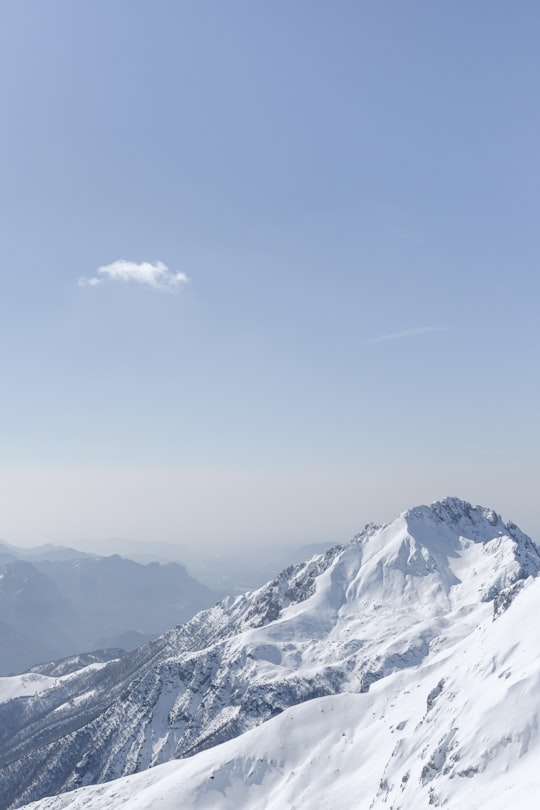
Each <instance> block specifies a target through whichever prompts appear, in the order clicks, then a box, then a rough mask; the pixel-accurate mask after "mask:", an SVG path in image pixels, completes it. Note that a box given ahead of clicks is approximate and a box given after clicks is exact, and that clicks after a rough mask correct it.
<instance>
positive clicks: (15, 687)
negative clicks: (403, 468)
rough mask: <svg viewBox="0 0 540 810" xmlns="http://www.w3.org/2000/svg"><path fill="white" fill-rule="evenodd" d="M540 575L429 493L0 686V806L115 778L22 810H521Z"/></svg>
mask: <svg viewBox="0 0 540 810" xmlns="http://www.w3.org/2000/svg"><path fill="white" fill-rule="evenodd" d="M539 571H540V552H539V550H538V548H537V546H536V545H535V544H534V543H533V542H532V540H530V539H529V538H528V537H527V536H526V535H524V534H523V533H522V532H521V531H520V530H519V529H518V528H517V527H516V526H515V525H514V524H512V523H506V524H505V523H503V521H502V520H501V518H500V517H499V516H498V515H497V514H496V513H495V512H493V511H492V510H488V509H483V508H481V507H472V506H471V505H470V504H467V503H465V502H463V501H459V500H457V499H453V498H452V499H446V500H445V501H442V502H440V503H436V504H433V505H431V506H430V507H425V506H423V507H417V508H414V509H411V510H409V511H408V512H406V513H404V514H403V515H401V516H400V517H399V518H398V519H397V520H396V521H394V523H392V524H390V525H387V526H383V527H375V526H367V527H366V529H365V530H364V532H362V533H361V534H360V535H358V536H357V537H356V538H355V539H354V540H353V541H352V543H351V544H349V545H347V546H345V547H336V548H335V549H332V550H331V551H329V552H327V553H326V554H324V555H322V556H319V557H315V558H313V559H312V560H310V561H308V562H307V563H304V564H301V565H299V566H294V567H291V568H289V569H287V570H285V571H284V572H282V574H280V575H279V576H278V577H276V578H275V579H274V580H272V581H271V582H270V583H268V584H267V585H266V586H264V587H263V588H260V589H259V590H258V591H255V592H252V593H250V594H246V595H244V596H241V597H237V598H235V599H233V598H229V599H226V600H224V601H223V602H222V603H220V604H219V605H218V606H216V607H215V608H212V609H210V610H208V611H205V612H203V613H200V614H198V615H197V616H196V617H194V618H193V619H192V620H191V621H190V622H188V623H187V624H185V625H183V626H181V627H178V628H176V629H174V630H172V631H170V632H169V633H167V634H165V635H164V636H162V637H160V638H159V639H156V640H155V641H153V642H150V643H149V644H147V645H145V646H144V647H142V648H140V649H139V650H136V651H135V652H134V653H132V654H131V655H128V656H125V657H123V658H121V659H118V660H114V661H110V662H98V663H92V664H90V665H89V666H86V667H82V668H80V669H78V670H76V671H74V672H73V671H71V672H69V674H66V675H62V674H59V676H58V677H55V678H54V682H50V681H47V680H38V681H34V682H32V681H31V680H30V681H28V678H29V676H21V677H19V679H18V680H17V682H13V680H12V679H0V699H1V696H2V694H4V696H5V697H4V702H2V703H0V765H1V771H0V796H2V797H3V803H2V804H0V807H2V808H12V807H17V806H20V805H22V804H24V803H25V802H28V801H31V800H33V799H37V798H39V797H40V796H46V795H51V794H54V793H60V792H62V791H66V790H70V789H72V788H76V787H79V786H81V785H89V784H91V783H102V782H105V781H106V780H110V779H115V778H116V777H124V778H123V779H120V780H119V781H115V782H113V783H112V784H107V785H99V786H96V787H90V788H84V789H83V790H82V791H81V792H78V793H75V794H67V795H64V796H60V797H57V798H52V799H43V800H42V801H40V802H38V804H37V805H36V808H39V810H60V808H65V807H70V808H74V810H77V808H83V807H84V808H85V810H96V809H97V808H99V810H103V809H104V808H113V807H114V808H119V807H122V806H126V807H129V808H133V810H143V808H150V807H154V806H156V805H155V801H156V798H157V797H160V798H161V803H160V805H159V806H160V807H163V810H172V808H173V807H174V808H176V807H178V806H183V807H192V808H215V810H218V809H219V808H232V807H235V808H250V810H251V809H252V808H261V810H262V808H263V807H264V808H272V810H273V808H276V810H277V808H280V810H281V808H284V807H289V808H293V807H295V808H298V809H299V808H310V809H311V808H321V810H322V808H325V810H326V808H331V807H336V808H343V807H355V808H365V809H366V810H368V808H370V807H383V806H388V807H394V808H422V807H427V806H428V805H429V804H431V805H442V804H444V803H445V802H449V805H448V806H451V807H467V808H475V807H477V808H480V807H488V806H489V807H490V808H491V807H498V806H500V807H501V808H502V807H503V806H504V807H507V806H508V802H510V801H511V803H512V804H516V805H518V806H520V807H527V806H531V807H532V806H533V805H532V803H531V804H530V805H528V804H527V796H528V795H529V794H528V791H529V792H530V790H531V785H532V784H536V786H537V788H538V787H540V779H538V780H537V778H536V776H535V772H534V771H535V768H534V762H535V758H536V756H537V755H538V728H537V723H538V721H539V720H540V642H538V641H537V639H536V636H537V633H536V631H535V625H534V616H535V615H536V612H537V611H538V609H539V608H540V579H539V578H537V577H538V573H539ZM35 675H36V677H39V678H42V679H44V678H45V679H46V678H47V677H49V678H51V676H47V675H45V674H41V675H39V674H38V673H35ZM25 679H26V680H25ZM32 690H34V691H32ZM15 695H17V696H15ZM218 743H223V744H221V745H218ZM179 757H189V758H187V759H182V760H181V761H179V762H178V761H175V762H169V761H170V760H172V759H175V758H179ZM160 763H168V764H163V765H161V764H160ZM155 765H160V767H157V768H154V767H152V768H151V770H148V769H149V768H150V766H155ZM138 771H144V773H139V774H136V772H138ZM129 774H136V775H134V776H128V775H129ZM505 774H506V775H505ZM508 774H510V776H509V775H508ZM518 785H519V787H517V786H518ZM503 791H506V792H503ZM531 795H533V794H531ZM502 797H504V798H502ZM503 801H506V804H504V805H503V803H502V802H503ZM497 802H499V804H497Z"/></svg>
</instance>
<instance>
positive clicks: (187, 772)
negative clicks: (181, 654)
mask: <svg viewBox="0 0 540 810" xmlns="http://www.w3.org/2000/svg"><path fill="white" fill-rule="evenodd" d="M539 607H540V582H539V581H535V582H533V583H527V585H526V586H525V587H524V589H523V592H522V593H521V594H520V595H519V598H517V599H516V600H515V602H514V604H512V606H511V608H510V609H509V610H508V611H507V612H505V613H504V614H503V615H501V616H500V617H499V618H498V619H497V620H496V621H495V622H493V621H492V620H491V618H489V617H488V620H487V621H485V622H483V623H482V624H481V625H479V626H478V627H477V628H475V629H474V630H473V631H472V632H471V633H470V634H469V635H468V636H467V637H466V638H464V639H463V640H461V641H460V642H459V643H457V644H455V645H453V646H452V648H451V654H450V650H448V649H440V650H439V651H438V652H436V653H435V654H434V655H433V657H432V658H431V657H430V658H429V660H426V661H425V662H424V663H423V664H422V665H421V666H420V667H418V668H415V669H403V670H398V671H397V672H395V673H393V674H392V675H390V676H388V677H387V678H385V679H382V680H380V681H379V682H378V683H376V684H374V685H373V686H372V687H371V689H370V690H369V691H368V692H366V693H360V694H358V693H356V694H352V693H346V694H340V695H333V696H329V697H324V698H318V699H315V700H311V701H308V702H306V703H303V704H301V705H299V706H296V707H293V708H290V709H288V710H286V711H285V712H283V713H282V714H280V715H279V717H276V718H274V719H272V720H269V721H268V722H266V723H263V724H262V725H261V726H259V727H258V728H256V729H254V730H252V731H249V732H247V733H246V734H244V735H242V736H241V737H238V738H237V739H234V740H230V741H228V742H226V743H224V744H222V745H219V746H217V747H215V748H212V749H210V750H208V751H204V752H202V753H200V754H197V755H196V756H194V757H191V758H189V759H186V760H181V761H179V762H172V763H168V764H166V765H162V766H159V767H157V768H153V769H150V770H148V771H145V772H143V773H140V774H136V775H134V776H129V777H125V778H124V779H121V780H117V781H115V782H111V783H108V784H106V785H100V786H96V787H91V788H84V789H82V790H79V791H76V792H74V793H71V794H65V795H64V796H60V797H56V798H52V799H44V800H42V801H40V802H37V803H35V804H32V805H29V807H32V808H33V810H63V808H70V810H82V808H84V810H106V809H107V810H109V808H110V810H113V808H115V810H116V808H118V809H120V808H122V807H126V808H129V810H151V809H153V808H156V807H159V808H160V810H177V808H178V807H186V808H187V807H189V808H193V809H194V810H195V809H196V810H206V809H208V810H210V808H212V810H233V808H236V809H237V808H246V809H247V808H249V809H250V810H283V808H290V809H291V810H293V808H296V810H300V808H309V809H310V810H330V809H331V808H336V810H338V809H339V810H342V808H348V810H349V809H350V810H352V809H353V808H354V809H355V810H364V808H365V810H368V809H369V808H372V807H394V808H402V809H403V810H405V809H406V808H410V809H411V810H418V808H427V807H430V806H445V807H449V808H463V807H466V808H468V810H477V809H478V810H480V808H487V807H489V808H490V810H507V808H508V807H519V808H521V809H522V810H526V809H527V808H536V807H537V806H538V795H539V793H540V775H539V773H538V765H537V763H538V757H539V755H540V746H539V734H538V728H539V723H540V639H539V636H538V631H537V628H536V626H535V622H531V620H530V619H531V616H534V615H536V613H537V611H538V608H539ZM516 627H518V628H520V638H519V641H518V640H517V639H516Z"/></svg>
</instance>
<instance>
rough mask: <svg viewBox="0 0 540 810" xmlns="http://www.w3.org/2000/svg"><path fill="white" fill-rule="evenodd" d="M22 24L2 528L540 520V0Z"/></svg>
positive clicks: (5, 26) (18, 536) (0, 374)
mask: <svg viewBox="0 0 540 810" xmlns="http://www.w3.org/2000/svg"><path fill="white" fill-rule="evenodd" d="M0 17H1V23H0V99H1V105H2V106H1V109H2V119H3V124H2V127H1V128H0V161H1V164H0V165H1V174H0V214H1V220H0V222H1V226H0V235H1V238H0V248H1V251H0V280H1V294H0V347H1V348H0V391H1V399H0V492H1V493H2V494H1V496H0V537H2V538H4V539H6V540H8V541H9V542H12V543H14V544H20V545H29V544H37V543H43V542H58V543H71V544H73V545H77V544H79V545H81V544H82V543H90V544H91V542H92V540H103V538H107V537H123V538H132V539H133V540H138V541H145V542H149V543H150V542H152V541H156V542H157V541H160V542H169V543H178V544H182V545H184V546H190V547H191V548H195V549H197V550H198V551H199V552H200V553H201V554H203V555H204V554H211V553H212V552H214V551H215V550H217V549H219V550H220V552H223V550H224V549H231V552H232V550H241V549H245V550H246V551H249V552H250V553H251V554H252V555H256V554H257V553H258V551H259V550H261V549H264V548H267V547H269V546H274V545H275V546H280V545H287V544H289V545H300V544H303V543H312V542H328V541H335V542H344V541H345V540H347V539H348V538H349V537H351V536H352V535H353V534H354V533H355V532H357V531H359V530H360V529H361V528H362V527H363V525H364V524H365V523H366V522H368V521H373V522H383V521H389V520H392V519H393V518H394V517H395V516H396V515H397V514H398V513H399V512H401V511H402V510H404V509H406V508H408V507H409V506H412V505H414V504H419V503H429V502H431V501H433V500H435V499H439V498H442V497H445V496H446V495H456V496H458V497H462V498H464V499H466V500H469V501H472V502H473V503H481V504H483V505H486V506H491V507H493V508H495V509H496V510H497V511H499V512H501V513H502V514H503V517H505V518H508V519H510V518H511V519H513V520H515V521H516V522H517V523H518V524H519V525H520V526H521V527H522V528H523V529H524V530H525V531H528V532H529V533H531V534H534V533H536V536H537V537H540V514H539V507H538V497H537V482H538V480H539V477H540V476H539V474H540V456H539V439H540V430H539V419H538V400H539V394H540V383H539V372H538V367H539V364H538V348H539V345H540V339H539V338H540V335H539V331H540V329H539V319H538V308H539V288H540V282H539V281H538V269H539V267H538V255H539V246H538V217H539V197H540V157H539V143H540V138H539V135H540V132H539V129H540V126H539V125H540V105H539V104H538V76H539V70H540V49H539V48H538V42H539V41H540V8H539V6H538V4H537V3H536V2H532V1H531V2H527V0H524V1H523V2H521V3H519V4H518V5H515V4H511V3H509V2H502V1H501V0H475V2H469V0H457V2H452V3H433V2H431V0H429V1H428V0H410V2H407V3H402V2H398V0H394V2H388V1H387V0H377V2H375V1H373V2H362V1H361V0H355V2H349V1H348V0H337V2H331V3H330V2H322V0H292V2H291V0H286V2H285V0H273V1H272V2H263V0H255V2H253V0H231V2H228V3H223V2H221V0H219V2H218V0H212V1H211V0H185V2H178V1H177V0H155V2H149V1H148V2H143V1H142V0H114V1H113V2H110V0H95V2H92V3H74V2H73V1H72V0H48V2H47V3H43V2H40V1H39V0H3V2H2V4H1V6H0Z"/></svg>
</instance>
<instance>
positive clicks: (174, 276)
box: [77, 259, 189, 291]
mask: <svg viewBox="0 0 540 810" xmlns="http://www.w3.org/2000/svg"><path fill="white" fill-rule="evenodd" d="M113 281H118V282H123V283H127V284H131V283H133V284H146V285H147V286H148V287H153V288H154V289H155V290H168V291H171V290H176V289H178V288H179V287H181V286H182V285H184V284H187V282H188V281H189V278H188V276H187V275H186V274H185V273H181V272H180V273H175V272H174V271H173V270H169V268H168V267H167V265H166V264H164V263H163V262H141V263H140V264H137V263H136V262H129V261H126V260H125V259H117V260H116V261H115V262H113V263H112V264H106V265H104V266H103V267H98V269H97V271H96V275H95V276H91V277H90V278H80V279H79V280H78V282H77V284H78V285H79V287H98V286H100V285H101V284H107V283H109V282H113Z"/></svg>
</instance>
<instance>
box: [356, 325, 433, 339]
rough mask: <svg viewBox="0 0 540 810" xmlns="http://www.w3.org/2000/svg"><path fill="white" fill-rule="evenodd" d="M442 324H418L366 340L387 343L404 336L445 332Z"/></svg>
mask: <svg viewBox="0 0 540 810" xmlns="http://www.w3.org/2000/svg"><path fill="white" fill-rule="evenodd" d="M444 331H445V329H444V328H443V327H442V326H417V327H416V329H405V330H404V331H403V332H391V333H390V334H388V335H379V336H378V337H374V338H370V339H369V340H366V343H386V342H387V341H389V340H402V339H403V338H409V337H414V336H415V335H428V334H430V333H432V332H444Z"/></svg>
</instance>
